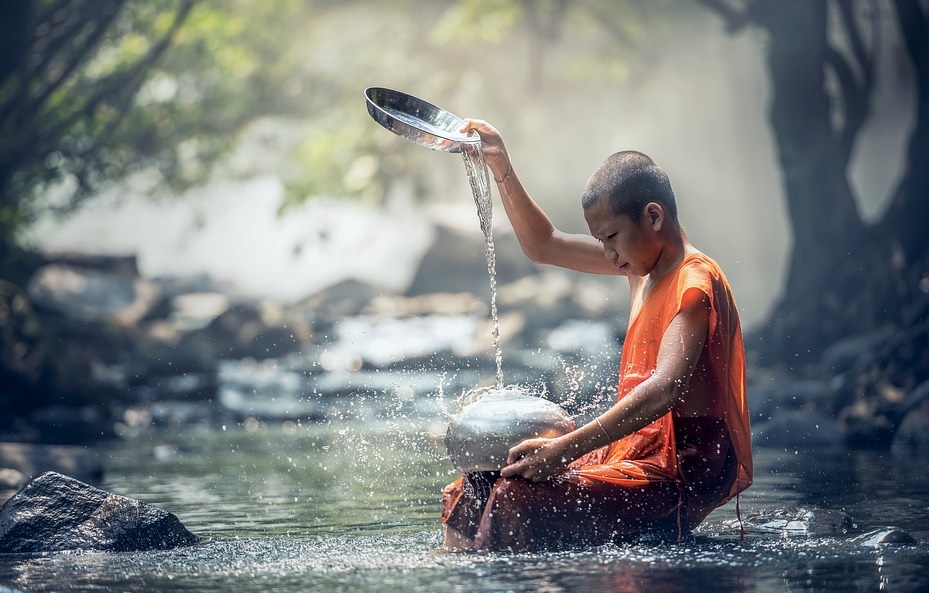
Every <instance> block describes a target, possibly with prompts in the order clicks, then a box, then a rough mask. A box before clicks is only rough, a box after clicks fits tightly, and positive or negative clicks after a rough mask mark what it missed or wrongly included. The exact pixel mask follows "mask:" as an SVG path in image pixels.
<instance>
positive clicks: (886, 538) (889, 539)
mask: <svg viewBox="0 0 929 593" xmlns="http://www.w3.org/2000/svg"><path fill="white" fill-rule="evenodd" d="M852 541H853V542H855V543H856V544H858V545H861V546H865V547H869V548H871V547H876V546H882V545H885V544H897V545H910V544H915V543H916V540H915V539H913V536H912V535H910V534H909V533H907V532H905V531H903V530H902V529H900V528H897V527H878V528H877V529H872V530H871V531H869V532H867V533H862V534H861V535H858V536H856V537H853V538H852Z"/></svg>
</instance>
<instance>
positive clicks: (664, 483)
mask: <svg viewBox="0 0 929 593" xmlns="http://www.w3.org/2000/svg"><path fill="white" fill-rule="evenodd" d="M692 290H697V291H700V292H702V293H703V294H705V295H706V296H707V298H708V299H709V301H710V304H711V312H710V318H709V325H708V327H707V339H706V342H705V344H704V347H703V352H702V353H701V358H700V362H699V363H698V366H697V370H696V371H695V373H694V377H693V379H692V380H691V384H692V385H694V384H695V382H696V381H700V382H702V386H704V387H705V386H709V388H710V394H709V397H707V399H708V400H710V401H709V402H708V403H709V405H710V410H709V413H708V415H707V416H703V417H699V418H687V417H680V416H679V415H678V414H677V413H676V411H675V410H672V411H671V412H669V413H668V414H666V415H665V416H663V417H661V418H659V419H658V420H656V421H654V422H652V423H651V424H649V425H648V426H645V427H643V428H641V429H640V430H637V431H636V432H634V433H632V434H630V435H628V436H626V437H624V438H622V439H620V440H618V441H615V442H613V443H611V444H610V445H607V446H605V447H602V448H600V449H597V450H595V451H592V452H590V453H588V454H587V455H584V456H582V457H581V458H579V459H577V460H576V461H574V462H573V463H571V465H570V466H569V467H568V470H567V471H566V472H565V473H564V474H563V475H562V476H560V477H559V478H558V479H556V480H554V481H551V482H542V483H533V482H529V481H526V480H522V479H518V478H514V479H505V478H500V477H499V476H497V475H492V474H471V475H468V476H464V477H463V478H460V479H458V480H456V481H455V482H453V483H452V484H450V485H449V486H447V487H446V488H445V489H444V490H443V497H442V521H443V523H446V524H447V525H449V526H451V527H454V528H455V529H457V530H458V531H460V532H461V533H463V534H465V535H467V536H468V537H472V538H473V539H474V543H475V546H476V547H477V548H478V549H486V550H513V551H521V550H533V549H545V548H553V547H555V548H557V547H566V546H567V547H570V546H577V545H590V544H600V543H605V542H607V541H612V540H614V539H616V538H617V537H622V536H628V535H634V534H639V533H643V532H646V531H651V532H656V533H663V534H667V535H669V536H675V535H676V536H680V534H682V533H685V532H687V531H690V530H691V529H693V528H694V527H696V526H697V525H698V524H699V523H700V522H701V521H703V519H705V518H706V516H707V515H709V513H710V512H711V511H712V510H713V509H715V508H717V507H719V506H721V505H723V504H725V503H726V502H727V501H728V500H730V499H731V498H732V497H734V496H736V495H737V494H738V493H739V492H741V491H743V490H745V489H746V488H748V486H749V485H750V484H751V482H752V456H751V434H750V429H749V421H748V404H747V401H746V397H745V352H744V346H743V342H742V330H741V324H740V321H739V314H738V310H737V309H736V304H735V299H734V298H733V296H732V291H731V289H730V287H729V283H728V281H727V280H726V278H725V276H724V275H723V273H722V271H721V270H720V268H719V266H718V265H717V264H716V262H714V261H713V260H712V259H710V258H709V257H707V256H706V255H704V254H702V253H692V254H688V255H687V256H686V257H685V258H684V259H683V260H682V261H681V263H680V264H678V265H677V266H676V267H675V268H674V269H673V270H672V271H671V272H670V273H668V274H667V275H666V276H665V277H663V278H661V279H660V280H659V281H658V282H657V283H656V284H655V286H654V287H653V288H652V291H651V293H650V294H649V295H648V297H647V298H646V299H645V301H644V302H643V303H642V306H641V308H640V310H639V311H638V313H637V314H635V316H634V318H632V319H630V323H629V328H628V331H627V333H626V338H625V340H624V342H623V351H622V359H621V363H620V379H619V386H618V394H617V397H618V399H622V398H623V397H624V396H625V395H626V394H627V393H629V392H630V391H631V390H632V389H634V388H635V387H636V386H637V385H638V384H639V383H641V382H643V381H644V380H646V379H647V378H648V377H649V376H651V373H652V372H653V371H654V370H655V369H656V367H657V362H658V350H659V346H660V344H661V339H662V336H663V335H664V332H665V330H666V329H667V328H668V326H669V324H670V323H671V320H672V319H673V318H674V317H675V316H676V315H677V314H678V313H679V312H680V311H681V309H682V308H683V306H684V304H685V299H686V298H689V297H691V296H693V293H692V292H690V291H692Z"/></svg>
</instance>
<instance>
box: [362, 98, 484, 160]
mask: <svg viewBox="0 0 929 593" xmlns="http://www.w3.org/2000/svg"><path fill="white" fill-rule="evenodd" d="M365 101H366V103H367V105H368V113H369V114H370V115H371V117H372V118H374V121H376V122H377V123H379V124H381V125H382V126H384V127H385V128H387V129H388V130H390V131H391V132H393V133H394V134H397V135H399V136H403V137H404V138H407V139H409V140H412V141H413V142H416V143H417V144H422V145H423V146H426V147H428V148H431V149H433V150H444V151H445V152H461V143H462V142H467V143H477V142H480V141H481V137H480V136H479V135H478V134H477V132H474V131H473V130H472V131H471V132H469V133H468V134H462V133H461V132H459V131H458V130H460V129H461V126H462V123H463V121H462V119H461V118H460V117H458V116H456V115H452V114H451V113H449V112H448V111H445V110H444V109H442V108H441V107H436V106H435V105H433V104H432V103H429V102H426V101H423V100H422V99H419V98H417V97H414V96H412V95H408V94H406V93H402V92H400V91H395V90H393V89H387V88H383V87H368V88H366V89H365Z"/></svg>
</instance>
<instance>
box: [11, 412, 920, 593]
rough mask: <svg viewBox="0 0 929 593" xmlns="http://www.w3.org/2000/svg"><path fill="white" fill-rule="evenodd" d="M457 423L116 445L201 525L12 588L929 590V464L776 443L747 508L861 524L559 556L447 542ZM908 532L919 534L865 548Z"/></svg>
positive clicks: (27, 575)
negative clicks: (175, 542)
mask: <svg viewBox="0 0 929 593" xmlns="http://www.w3.org/2000/svg"><path fill="white" fill-rule="evenodd" d="M443 428H444V419H443V418H441V417H440V416H429V415H422V414H419V415H415V416H414V415H395V416H393V417H390V416H384V417H381V418H372V419H368V420H364V421H359V420H357V419H346V420H340V421H335V420H333V421H329V422H325V423H316V424H302V425H301V424H297V423H293V422H290V423H286V424H284V425H274V426H268V425H265V424H262V423H251V424H244V425H240V426H235V427H232V426H229V427H226V428H225V429H223V428H221V427H217V428H215V429H191V430H186V431H183V432H167V431H159V430H151V431H147V432H144V433H142V434H140V435H138V436H136V437H134V438H131V439H128V440H126V441H121V442H119V443H113V444H111V445H109V446H106V447H104V449H103V450H102V455H103V457H104V461H105V464H106V466H107V471H108V473H107V476H106V481H105V483H104V484H103V487H104V488H105V489H107V490H110V491H112V492H116V493H119V494H123V495H126V496H131V497H134V498H138V499H141V500H144V501H146V502H149V503H152V504H156V505H158V506H160V507H162V508H165V509H167V510H169V511H171V512H173V513H175V514H176V515H177V516H178V517H179V518H180V519H181V521H182V522H183V523H184V524H185V525H186V526H187V527H188V528H189V529H190V530H191V531H193V532H194V533H196V534H197V535H198V536H199V537H200V543H198V544H197V545H194V546H191V547H188V548H183V549H179V550H174V551H159V552H144V553H121V554H103V553H79V554H56V555H49V556H45V557H35V558H25V557H9V556H8V557H3V558H0V592H6V591H215V592H231V591H294V592H297V591H379V592H386V591H439V590H442V591H468V592H482V591H487V592H490V591H501V592H503V591H596V590H603V591H605V590H610V591H614V590H619V591H643V592H645V591H647V592H655V593H671V592H680V591H700V592H701V593H705V592H707V591H877V590H886V591H911V592H917V591H926V590H929V471H927V467H926V462H925V461H919V462H917V461H916V460H914V459H909V458H900V457H895V456H893V455H892V454H890V453H874V452H854V453H847V452H842V453H835V452H832V453H830V452H825V451H816V450H807V451H774V450H761V451H758V452H757V456H756V480H755V484H754V485H753V486H752V488H750V489H749V490H748V491H747V492H746V493H744V494H743V495H742V497H741V500H740V506H741V512H742V514H743V516H750V515H751V514H752V513H756V512H760V511H764V510H768V509H786V508H788V507H793V506H797V505H801V506H804V507H808V508H817V509H825V510H830V509H840V510H844V511H845V512H847V513H848V514H849V515H850V516H851V517H852V519H853V521H854V523H855V526H854V527H853V528H852V529H851V531H850V532H849V533H847V534H841V533H835V534H831V535H809V534H806V535H802V534H801V535H787V532H782V533H760V532H755V531H748V533H747V534H746V536H745V539H744V540H743V541H741V542H740V541H739V533H738V528H737V527H736V526H734V525H732V524H731V523H730V522H731V521H732V519H734V517H735V508H734V503H730V504H729V505H727V506H726V507H723V508H722V509H719V510H717V511H716V512H715V513H714V514H713V515H711V516H710V517H709V519H708V520H707V521H706V522H705V523H704V525H702V526H701V527H700V528H699V529H698V533H696V534H695V535H693V536H691V537H688V538H685V539H684V541H682V542H680V543H670V544H669V543H661V542H657V541H648V540H643V541H634V542H629V543H622V544H616V545H609V546H604V547H599V548H594V549H585V550H575V551H570V552H558V553H545V554H522V555H515V556H514V555H505V554H487V555H467V554H446V553H443V552H442V551H440V545H441V530H440V527H439V512H440V505H439V491H440V489H441V487H442V486H443V485H445V484H446V483H447V482H449V481H451V479H452V478H453V477H454V475H453V473H452V471H453V470H452V469H451V464H450V463H449V462H448V461H447V459H446V457H445V453H444V448H443V445H442V444H441V436H440V435H441V433H442V430H443ZM887 525H893V526H897V527H901V528H903V529H905V530H906V531H907V532H909V533H910V535H912V536H913V537H914V538H915V539H916V542H917V543H915V544H911V545H890V544H884V545H880V546H874V545H865V544H862V543H859V542H857V541H856V540H855V539H854V537H855V536H856V535H857V534H860V533H864V532H867V531H869V530H871V529H873V528H877V527H882V526H887Z"/></svg>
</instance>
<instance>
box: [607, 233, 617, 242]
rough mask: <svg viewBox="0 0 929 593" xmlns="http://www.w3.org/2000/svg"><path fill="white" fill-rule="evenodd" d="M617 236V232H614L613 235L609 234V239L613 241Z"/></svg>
mask: <svg viewBox="0 0 929 593" xmlns="http://www.w3.org/2000/svg"><path fill="white" fill-rule="evenodd" d="M615 237H616V233H613V234H612V235H608V236H607V240H608V241H611V240H613V239H614V238H615Z"/></svg>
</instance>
